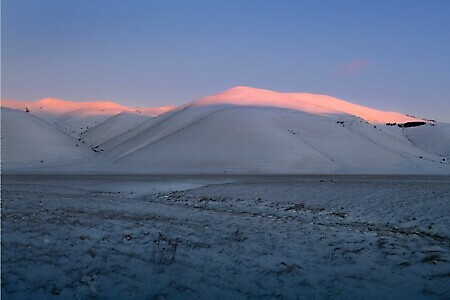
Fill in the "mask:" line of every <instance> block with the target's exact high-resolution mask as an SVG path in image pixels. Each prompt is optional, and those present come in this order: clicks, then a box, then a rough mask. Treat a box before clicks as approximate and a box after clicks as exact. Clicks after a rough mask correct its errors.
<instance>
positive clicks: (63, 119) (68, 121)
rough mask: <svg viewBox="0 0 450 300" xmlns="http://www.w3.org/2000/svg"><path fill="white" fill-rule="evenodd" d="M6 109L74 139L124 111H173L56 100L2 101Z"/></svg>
mask: <svg viewBox="0 0 450 300" xmlns="http://www.w3.org/2000/svg"><path fill="white" fill-rule="evenodd" d="M2 107H7V108H12V109H17V110H22V111H25V110H26V109H28V110H29V112H30V113H31V114H33V115H35V116H37V117H39V118H41V119H43V120H46V121H47V122H49V123H50V124H52V125H54V126H55V127H58V128H60V129H61V130H64V131H65V132H67V133H69V134H70V135H72V136H74V137H77V136H78V135H79V134H80V133H82V132H84V131H86V130H88V129H89V128H91V127H94V126H96V125H98V124H100V123H102V122H103V121H105V120H107V119H108V118H110V117H112V116H114V115H117V114H119V113H121V112H124V111H127V112H136V113H140V114H143V115H147V116H157V115H160V114H162V113H164V112H166V111H168V110H170V109H172V108H173V107H172V106H165V107H157V108H131V107H127V106H123V105H120V104H117V103H113V102H73V101H65V100H59V99H54V98H46V99H42V100H39V101H15V100H2Z"/></svg>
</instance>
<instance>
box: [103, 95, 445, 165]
mask: <svg viewBox="0 0 450 300" xmlns="http://www.w3.org/2000/svg"><path fill="white" fill-rule="evenodd" d="M363 119H364V120H363ZM365 120H367V121H369V122H372V123H377V124H378V123H386V122H408V121H414V120H417V119H414V118H412V117H408V116H405V115H402V114H399V113H392V112H383V111H378V110H374V109H370V108H365V107H362V106H358V105H354V104H351V103H348V102H345V101H343V100H339V99H336V98H332V97H328V96H322V95H313V94H282V93H277V92H273V91H267V90H260V89H252V88H246V87H237V88H233V89H231V90H228V91H226V92H224V93H221V94H218V95H214V96H210V97H205V98H202V99H200V100H198V101H194V102H192V103H188V104H186V105H184V106H181V107H179V108H177V109H174V110H172V111H170V112H167V113H165V114H163V115H161V116H159V117H157V118H154V119H152V120H149V121H147V122H144V123H142V124H140V125H139V126H137V127H136V128H134V129H132V130H130V131H127V132H126V133H124V134H122V135H120V136H118V137H116V138H114V139H112V140H109V141H108V142H106V143H105V144H103V145H102V147H103V148H104V149H105V150H106V151H105V152H106V153H105V158H106V161H107V164H106V163H105V164H104V165H103V168H112V169H113V170H120V171H148V172H208V173H209V172H211V173H224V172H230V173H247V172H248V173H421V172H425V173H429V172H437V173H441V172H444V173H449V172H450V169H449V166H448V165H447V164H444V163H441V160H442V159H441V157H439V156H438V155H435V154H429V153H427V152H426V151H424V150H421V149H419V148H417V147H415V146H414V145H412V144H411V143H410V142H409V140H407V139H406V138H405V137H404V136H403V135H402V134H401V130H400V129H399V128H397V127H395V128H391V127H390V126H384V125H383V126H380V125H373V124H370V123H368V122H366V121H365Z"/></svg>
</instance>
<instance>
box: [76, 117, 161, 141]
mask: <svg viewBox="0 0 450 300" xmlns="http://www.w3.org/2000/svg"><path fill="white" fill-rule="evenodd" d="M153 117H154V114H153V113H150V114H147V113H142V112H135V111H131V112H130V111H124V112H121V113H119V114H117V115H115V116H112V117H110V118H108V119H106V120H105V121H103V122H102V123H100V124H98V125H96V126H94V127H92V128H90V129H89V130H87V131H85V132H83V133H81V135H80V138H81V139H83V140H84V141H86V142H87V143H88V144H90V145H93V146H94V147H96V146H101V145H102V144H104V143H105V142H107V141H109V140H111V139H113V138H115V137H117V136H119V135H122V134H124V133H126V132H127V131H129V130H131V129H133V128H135V127H136V126H138V125H140V124H142V123H144V122H145V121H148V120H150V119H152V118H153Z"/></svg>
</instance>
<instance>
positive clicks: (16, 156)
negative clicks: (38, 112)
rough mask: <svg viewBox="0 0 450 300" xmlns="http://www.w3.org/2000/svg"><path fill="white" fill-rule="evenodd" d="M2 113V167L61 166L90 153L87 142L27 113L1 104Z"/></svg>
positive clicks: (91, 153)
mask: <svg viewBox="0 0 450 300" xmlns="http://www.w3.org/2000/svg"><path fill="white" fill-rule="evenodd" d="M1 114H2V115H1V116H2V121H1V124H2V128H1V133H2V134H1V141H2V143H1V156H2V157H1V158H2V171H5V170H6V171H8V170H11V169H21V168H28V167H29V168H36V167H37V166H41V167H48V166H49V165H54V164H59V165H60V166H61V165H63V166H62V168H63V169H64V168H65V167H68V166H70V165H71V163H72V162H73V161H75V160H78V159H82V158H85V159H90V158H92V156H93V152H92V151H91V149H90V148H89V147H88V146H87V145H84V144H82V143H79V142H78V141H77V140H75V139H74V138H72V137H71V136H69V135H68V134H66V133H64V132H62V131H60V130H58V129H56V128H55V127H53V126H51V125H50V124H48V123H47V122H45V121H43V120H41V119H39V118H37V117H35V116H33V115H31V114H30V113H26V112H24V111H18V110H13V109H8V108H2V110H1Z"/></svg>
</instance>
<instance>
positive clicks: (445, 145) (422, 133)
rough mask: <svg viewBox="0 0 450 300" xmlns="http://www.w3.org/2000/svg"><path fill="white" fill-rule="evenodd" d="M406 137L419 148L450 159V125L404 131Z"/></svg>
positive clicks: (413, 128)
mask: <svg viewBox="0 0 450 300" xmlns="http://www.w3.org/2000/svg"><path fill="white" fill-rule="evenodd" d="M403 131H404V133H405V135H406V137H407V138H408V139H409V140H410V141H411V142H412V143H413V144H414V145H415V146H417V147H419V148H421V149H424V150H426V151H428V152H430V153H435V154H438V155H441V156H443V157H446V158H450V124H445V123H437V124H436V125H434V126H430V125H427V126H420V127H411V128H404V129H403Z"/></svg>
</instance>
